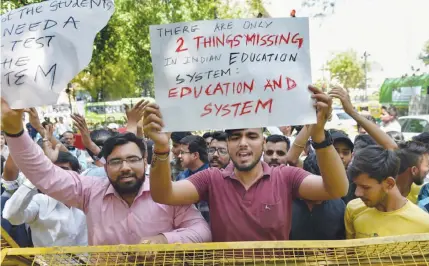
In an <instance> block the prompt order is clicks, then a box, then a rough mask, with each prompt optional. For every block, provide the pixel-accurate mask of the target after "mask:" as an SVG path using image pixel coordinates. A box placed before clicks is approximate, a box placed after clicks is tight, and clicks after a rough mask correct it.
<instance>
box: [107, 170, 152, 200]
mask: <svg viewBox="0 0 429 266" xmlns="http://www.w3.org/2000/svg"><path fill="white" fill-rule="evenodd" d="M127 177H134V180H133V181H130V182H126V183H121V182H120V181H121V180H122V179H124V178H127ZM109 180H110V184H112V186H113V187H114V188H115V190H116V192H118V194H120V195H122V194H133V193H137V192H138V191H139V190H140V188H141V186H142V185H143V182H144V180H145V176H144V174H143V176H140V177H137V175H136V174H135V173H131V174H123V175H120V176H118V178H117V179H116V181H112V180H111V179H110V178H109Z"/></svg>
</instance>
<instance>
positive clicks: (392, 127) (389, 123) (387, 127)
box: [380, 106, 402, 132]
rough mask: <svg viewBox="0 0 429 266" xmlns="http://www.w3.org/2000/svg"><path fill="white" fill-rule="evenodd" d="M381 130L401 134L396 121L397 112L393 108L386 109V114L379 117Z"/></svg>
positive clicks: (399, 125)
mask: <svg viewBox="0 0 429 266" xmlns="http://www.w3.org/2000/svg"><path fill="white" fill-rule="evenodd" d="M381 121H382V122H383V123H382V125H381V127H380V128H381V129H382V130H383V131H384V132H389V131H396V132H402V129H401V124H399V121H398V111H397V110H396V108H395V107H394V106H391V107H389V108H387V111H386V114H384V115H382V116H381Z"/></svg>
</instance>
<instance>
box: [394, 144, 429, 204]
mask: <svg viewBox="0 0 429 266" xmlns="http://www.w3.org/2000/svg"><path fill="white" fill-rule="evenodd" d="M398 146H399V149H397V150H396V153H397V154H398V156H399V159H400V160H401V166H400V167H399V173H398V177H397V178H396V186H397V187H398V189H399V191H400V192H401V194H402V196H404V197H407V199H408V200H409V201H411V202H412V203H414V204H416V203H417V197H418V196H419V193H420V189H421V187H422V186H423V184H424V179H425V177H426V175H427V174H428V173H429V147H428V146H427V145H426V144H424V143H422V142H418V141H413V140H412V141H407V142H404V143H400V144H399V145H398Z"/></svg>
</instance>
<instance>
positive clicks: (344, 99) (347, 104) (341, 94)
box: [329, 87, 354, 114]
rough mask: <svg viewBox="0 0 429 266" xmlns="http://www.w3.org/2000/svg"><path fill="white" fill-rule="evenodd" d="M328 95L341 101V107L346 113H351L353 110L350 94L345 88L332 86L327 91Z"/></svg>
mask: <svg viewBox="0 0 429 266" xmlns="http://www.w3.org/2000/svg"><path fill="white" fill-rule="evenodd" d="M329 95H330V96H331V97H334V98H337V99H339V100H340V101H341V104H342V105H343V109H344V111H345V112H346V113H347V114H351V113H352V112H353V111H354V108H353V104H352V101H351V100H350V96H349V94H348V92H347V91H346V90H345V89H343V88H341V87H334V88H333V89H332V90H331V91H330V92H329Z"/></svg>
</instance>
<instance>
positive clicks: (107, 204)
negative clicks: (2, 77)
mask: <svg viewBox="0 0 429 266" xmlns="http://www.w3.org/2000/svg"><path fill="white" fill-rule="evenodd" d="M1 108H2V130H3V131H4V132H5V133H6V139H7V142H8V144H9V148H10V155H11V156H12V157H13V159H14V161H15V163H16V164H17V165H18V167H19V168H20V169H21V171H22V172H23V173H24V175H25V176H26V177H27V178H28V179H29V180H30V181H31V182H32V183H33V184H34V185H35V186H36V187H37V188H38V189H40V190H41V191H42V192H43V193H45V194H47V195H49V196H51V197H52V198H54V199H56V200H58V201H60V202H62V203H64V204H66V205H67V206H72V207H76V208H79V209H81V210H82V211H83V212H84V213H85V214H86V220H87V225H88V243H89V244H90V245H117V244H138V243H142V242H145V243H148V242H151V243H178V242H180V243H189V242H209V241H211V233H210V229H209V227H208V224H207V223H206V221H205V220H204V219H203V217H202V216H201V214H200V213H199V211H198V210H197V209H196V208H195V207H194V206H192V205H183V206H176V207H173V206H167V205H162V204H157V203H155V202H154V201H153V200H152V198H151V195H150V190H149V189H150V185H149V179H148V178H145V168H146V162H145V160H144V158H143V157H144V154H145V145H144V143H143V142H142V140H141V139H139V138H137V137H136V136H135V135H134V134H132V133H126V134H120V135H118V136H116V137H114V138H111V139H109V140H107V141H106V143H105V144H104V147H103V151H102V152H103V156H104V158H105V159H106V162H107V163H106V165H105V169H106V173H107V175H108V177H109V178H108V179H107V178H97V177H88V176H80V175H79V174H77V173H76V172H73V171H66V170H63V169H61V168H60V167H57V166H55V165H54V164H53V163H52V162H51V160H49V159H48V158H47V157H46V156H45V154H44V153H43V151H42V150H41V149H40V148H39V147H38V146H37V145H36V144H35V143H34V142H33V141H32V139H31V138H30V137H29V135H28V134H24V131H23V126H22V120H21V118H22V110H11V109H10V108H9V105H8V104H7V102H5V101H4V100H3V98H2V106H1ZM44 141H45V140H44ZM57 152H58V147H57V148H56V149H55V150H51V151H50V154H48V156H49V157H55V156H56V153H57Z"/></svg>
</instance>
